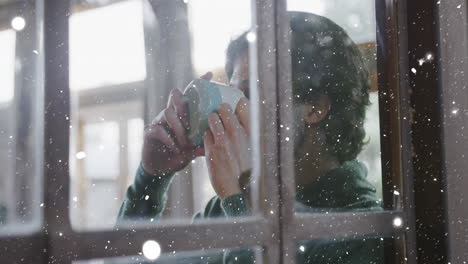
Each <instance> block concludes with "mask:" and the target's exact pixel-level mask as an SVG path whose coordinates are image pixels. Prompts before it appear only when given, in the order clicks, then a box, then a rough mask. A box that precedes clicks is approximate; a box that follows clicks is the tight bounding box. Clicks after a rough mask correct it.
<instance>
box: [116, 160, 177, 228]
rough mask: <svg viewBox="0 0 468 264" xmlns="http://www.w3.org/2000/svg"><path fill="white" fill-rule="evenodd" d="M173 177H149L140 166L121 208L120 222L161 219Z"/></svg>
mask: <svg viewBox="0 0 468 264" xmlns="http://www.w3.org/2000/svg"><path fill="white" fill-rule="evenodd" d="M173 177H174V175H173V174H172V175H166V176H163V177H156V176H152V175H149V174H148V173H146V172H145V171H144V169H143V167H142V166H141V165H140V166H139V167H138V170H137V173H136V176H135V181H134V182H133V184H132V185H130V186H129V187H128V189H127V192H126V195H125V199H124V201H123V203H122V206H121V207H120V211H119V215H118V222H119V221H122V220H142V219H149V218H155V217H159V216H160V215H161V213H162V211H163V209H164V207H165V205H166V200H167V195H166V192H167V189H168V188H169V185H170V183H171V181H172V178H173Z"/></svg>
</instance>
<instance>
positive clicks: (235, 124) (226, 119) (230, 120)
mask: <svg viewBox="0 0 468 264" xmlns="http://www.w3.org/2000/svg"><path fill="white" fill-rule="evenodd" d="M219 116H220V117H221V120H222V121H223V125H224V127H225V129H226V131H227V132H228V133H232V132H235V131H236V130H237V129H239V128H240V123H239V121H238V120H237V117H236V116H235V115H234V114H233V113H232V109H231V107H230V106H229V105H228V104H222V105H221V106H220V107H219Z"/></svg>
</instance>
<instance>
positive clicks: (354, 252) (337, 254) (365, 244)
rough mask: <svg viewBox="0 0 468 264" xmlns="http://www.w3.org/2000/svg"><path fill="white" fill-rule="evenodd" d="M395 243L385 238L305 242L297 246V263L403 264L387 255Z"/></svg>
mask: <svg viewBox="0 0 468 264" xmlns="http://www.w3.org/2000/svg"><path fill="white" fill-rule="evenodd" d="M393 242H394V241H393V239H392V238H383V237H363V238H334V239H322V240H304V241H300V242H299V243H297V245H296V246H297V251H296V252H297V253H296V263H314V264H322V263H323V264H325V263H337V264H345V263H366V264H384V263H388V264H390V263H401V262H398V261H396V260H394V259H393V256H389V255H386V249H387V250H388V249H390V250H391V249H392V247H393Z"/></svg>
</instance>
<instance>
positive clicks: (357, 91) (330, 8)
mask: <svg viewBox="0 0 468 264" xmlns="http://www.w3.org/2000/svg"><path fill="white" fill-rule="evenodd" d="M358 2H359V4H357V3H355V2H353V3H350V2H349V1H342V0H333V1H313V2H311V1H300V0H289V1H288V10H289V18H290V27H291V59H292V90H293V92H292V93H293V102H294V108H293V109H294V112H293V116H294V126H293V127H291V128H290V127H286V128H284V129H293V131H294V139H293V143H294V147H295V151H294V155H295V164H294V165H295V180H296V186H297V188H296V191H297V197H296V198H297V203H296V209H297V211H300V212H302V213H307V212H311V213H312V212H330V211H363V210H364V211H366V210H370V211H375V210H382V204H381V201H382V173H381V159H380V129H379V106H378V88H377V78H376V76H377V74H376V59H377V57H376V37H375V34H376V30H375V28H376V26H375V11H374V1H370V0H360V1H358ZM338 7H339V8H338ZM286 140H290V139H286Z"/></svg>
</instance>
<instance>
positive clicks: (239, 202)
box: [119, 12, 382, 263]
mask: <svg viewBox="0 0 468 264" xmlns="http://www.w3.org/2000/svg"><path fill="white" fill-rule="evenodd" d="M290 19H291V30H292V41H291V45H292V46H291V56H292V70H293V75H292V77H293V80H292V82H293V83H292V86H293V95H294V103H295V105H294V115H295V121H296V122H295V123H296V127H295V128H294V129H295V140H294V143H295V165H296V166H295V174H296V185H297V203H296V210H297V211H302V212H321V211H327V212H329V211H345V210H353V211H359V210H379V209H380V204H379V201H378V200H377V199H376V197H375V188H374V187H373V186H372V185H371V184H370V183H369V182H368V181H367V180H366V174H367V170H366V168H365V167H364V166H363V165H362V164H361V163H359V162H358V161H356V160H355V159H356V156H357V155H358V154H359V152H360V151H361V149H362V147H363V145H364V142H363V141H364V138H365V132H364V128H363V122H364V119H365V111H366V107H367V105H369V89H370V82H369V78H368V72H367V70H366V69H365V68H366V67H365V65H364V63H363V59H362V57H361V54H360V52H359V50H358V48H357V46H356V45H355V44H354V43H353V41H352V40H351V39H350V38H349V37H348V35H347V34H346V32H345V31H344V30H343V29H342V28H340V27H339V26H338V25H336V24H335V23H333V22H331V21H330V20H328V19H326V18H324V17H320V16H317V15H313V14H309V13H301V12H290ZM245 36H246V35H245V34H244V35H242V36H240V37H239V38H237V39H236V40H234V41H232V42H231V43H230V45H229V47H228V50H227V63H226V67H225V68H226V73H227V76H228V79H229V80H230V85H231V86H233V87H236V88H238V89H241V90H242V91H244V93H245V94H246V96H247V97H248V78H249V70H248V43H247V40H246V38H245ZM203 78H206V79H210V78H211V76H210V74H207V75H205V76H204V77H203ZM181 96H182V95H181V93H180V92H179V91H178V90H177V89H175V90H173V91H172V93H171V96H170V99H169V103H168V107H167V108H166V109H165V110H164V111H162V112H161V114H160V115H159V116H158V117H157V118H156V119H155V121H154V122H153V123H152V124H151V125H149V126H148V127H147V128H146V129H145V143H144V146H143V158H142V163H141V166H140V168H139V170H138V172H137V176H136V179H135V183H134V184H133V185H132V186H130V187H129V188H128V191H127V198H126V200H125V201H124V203H123V205H122V208H121V210H120V213H119V217H120V218H121V219H135V218H155V217H158V216H159V215H160V214H161V212H162V210H163V209H164V203H165V199H166V197H165V192H166V190H167V188H168V186H169V184H170V182H171V179H172V177H173V175H174V173H175V172H177V171H179V170H181V169H182V168H184V167H185V166H186V165H187V164H188V163H189V162H190V161H191V160H192V159H193V158H195V157H197V156H201V155H205V156H206V160H207V165H208V169H209V174H210V180H211V183H212V186H213V188H214V190H215V191H216V194H217V196H216V197H214V198H213V199H212V200H211V201H210V202H209V203H208V205H207V206H206V209H205V210H204V211H203V212H201V213H199V214H197V215H196V218H208V217H235V216H241V215H246V214H248V213H249V206H248V203H247V202H246V198H247V197H246V196H245V194H244V193H243V186H241V184H239V177H240V175H241V174H243V173H245V172H248V171H249V170H250V152H249V131H250V129H249V109H248V101H247V99H242V100H241V101H240V103H239V104H238V106H237V108H236V109H230V108H229V107H228V106H227V105H223V106H222V107H221V109H220V110H219V112H218V113H214V114H211V115H210V116H209V130H208V131H207V132H206V133H205V135H204V148H201V147H194V146H191V145H190V144H189V143H188V141H187V139H186V137H185V131H186V129H187V127H188V123H187V113H186V110H185V109H184V105H183V103H182V99H181ZM299 248H300V250H298V253H297V260H298V263H378V262H380V261H381V260H382V254H381V253H382V249H381V245H380V240H377V239H364V240H362V239H359V240H356V241H303V242H299V241H298V249H299ZM252 256H253V254H252V253H251V252H250V251H249V250H248V249H240V250H231V251H227V252H226V253H225V254H224V256H222V258H223V259H222V260H221V257H220V258H219V259H217V258H216V256H214V257H213V262H209V263H251V262H252Z"/></svg>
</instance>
